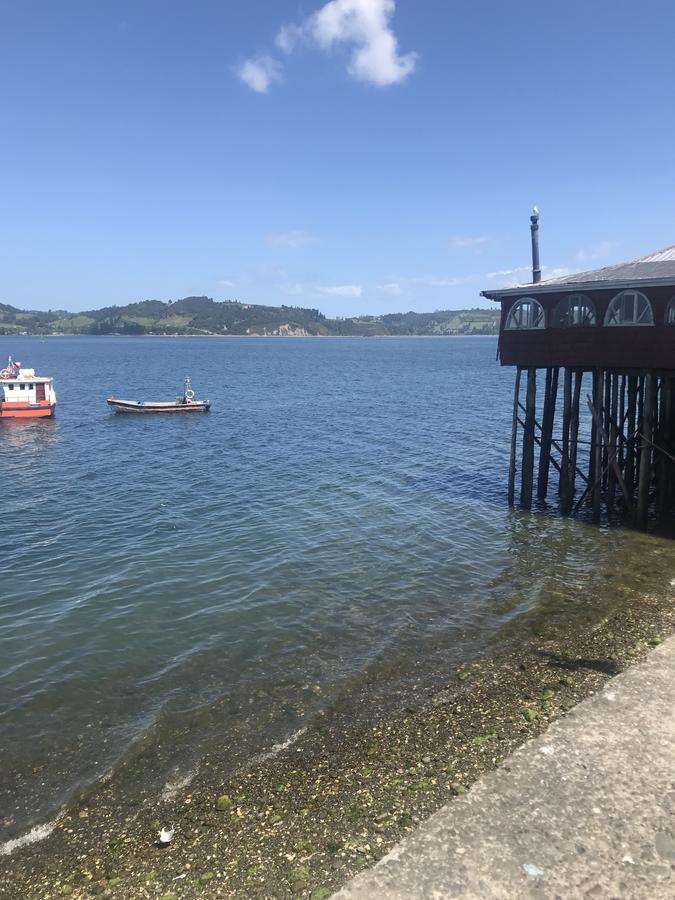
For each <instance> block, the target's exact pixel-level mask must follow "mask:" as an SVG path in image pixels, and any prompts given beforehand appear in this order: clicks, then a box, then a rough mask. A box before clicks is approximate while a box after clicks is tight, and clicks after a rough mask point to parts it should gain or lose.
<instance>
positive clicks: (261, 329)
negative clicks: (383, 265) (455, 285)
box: [0, 297, 499, 336]
mask: <svg viewBox="0 0 675 900" xmlns="http://www.w3.org/2000/svg"><path fill="white" fill-rule="evenodd" d="M498 330H499V310H498V309H471V310H437V311H436V312H433V313H415V312H408V313H392V314H390V315H384V316H358V317H355V318H348V319H327V318H326V317H325V316H324V315H323V313H321V312H319V310H318V309H304V308H302V307H299V306H259V305H255V304H251V303H240V302H239V301H237V300H225V301H223V302H217V301H215V300H212V299H211V298H210V297H185V298H184V299H183V300H175V301H171V300H169V301H168V302H164V301H162V300H143V301H141V302H140V303H129V304H128V305H127V306H107V307H104V308H103V309H94V310H88V311H87V312H81V313H69V312H65V311H64V310H49V311H47V312H38V311H31V310H21V309H16V308H15V307H13V306H8V305H7V304H5V303H0V334H5V335H6V334H171V335H176V334H218V335H280V336H305V335H352V336H360V335H362V336H375V335H447V334H497V332H498Z"/></svg>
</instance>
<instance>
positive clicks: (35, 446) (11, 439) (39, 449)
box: [0, 417, 58, 461]
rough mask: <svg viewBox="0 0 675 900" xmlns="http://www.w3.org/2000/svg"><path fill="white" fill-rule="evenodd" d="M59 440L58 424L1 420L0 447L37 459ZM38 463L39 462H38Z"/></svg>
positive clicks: (27, 420)
mask: <svg viewBox="0 0 675 900" xmlns="http://www.w3.org/2000/svg"><path fill="white" fill-rule="evenodd" d="M57 440H58V424H57V421H56V419H55V418H54V417H52V418H48V419H32V420H31V419H23V420H21V419H0V447H2V449H3V450H7V451H14V452H15V453H18V452H20V453H22V454H23V455H26V456H28V457H29V458H33V459H35V456H34V455H35V454H41V453H45V452H46V451H48V450H49V449H50V447H53V446H54V443H55V442H56V441H57ZM36 461H38V460H36Z"/></svg>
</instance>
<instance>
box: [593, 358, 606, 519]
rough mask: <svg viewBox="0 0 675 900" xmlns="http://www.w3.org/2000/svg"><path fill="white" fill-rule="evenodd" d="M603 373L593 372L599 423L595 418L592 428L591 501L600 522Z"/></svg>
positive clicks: (594, 515)
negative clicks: (599, 424)
mask: <svg viewBox="0 0 675 900" xmlns="http://www.w3.org/2000/svg"><path fill="white" fill-rule="evenodd" d="M603 374H604V373H603V371H602V369H595V370H594V371H593V405H594V406H595V408H596V410H597V411H598V417H599V419H598V422H596V420H595V418H594V419H593V427H592V437H591V444H592V451H593V452H592V454H591V455H592V458H593V478H592V479H591V483H592V485H593V487H592V488H591V499H592V503H593V521H594V522H599V521H600V512H601V507H602V482H603V469H602V461H603V440H602V430H601V428H600V427H598V423H599V422H602V418H603V414H602V405H603V399H604V397H603V381H604V378H603Z"/></svg>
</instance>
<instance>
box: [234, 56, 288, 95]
mask: <svg viewBox="0 0 675 900" xmlns="http://www.w3.org/2000/svg"><path fill="white" fill-rule="evenodd" d="M234 72H235V75H236V76H237V77H238V78H239V79H241V81H243V82H244V84H246V85H248V87H250V88H251V90H252V91H255V92H256V93H258V94H266V93H267V91H268V90H269V87H270V85H271V84H273V83H274V82H275V81H281V77H282V73H283V66H282V65H281V63H280V62H279V61H278V60H276V59H274V58H273V57H271V56H255V57H253V58H251V59H247V60H246V61H245V62H243V63H242V64H241V65H240V66H236V67H235V70H234Z"/></svg>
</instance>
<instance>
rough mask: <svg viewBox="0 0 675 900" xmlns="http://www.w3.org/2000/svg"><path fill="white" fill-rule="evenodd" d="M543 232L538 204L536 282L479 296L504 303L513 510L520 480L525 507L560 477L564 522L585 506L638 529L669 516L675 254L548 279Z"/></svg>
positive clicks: (673, 466)
mask: <svg viewBox="0 0 675 900" xmlns="http://www.w3.org/2000/svg"><path fill="white" fill-rule="evenodd" d="M538 227H539V214H538V211H537V209H536V207H535V210H534V211H533V215H532V216H531V229H532V251H533V278H532V282H531V283H530V284H523V285H518V286H515V287H508V288H504V289H503V290H494V291H493V290H490V291H483V292H482V296H484V297H487V298H489V299H491V300H495V301H497V302H499V303H501V324H500V332H499V350H498V357H499V359H500V361H501V364H502V365H503V366H514V367H515V368H516V379H515V390H514V404H513V430H512V440H511V455H510V464H509V481H508V500H509V503H510V504H511V505H513V504H514V503H515V499H516V486H517V485H516V482H517V481H518V480H519V482H520V484H519V502H520V505H521V506H522V507H523V508H525V509H529V508H531V506H532V500H533V493H534V492H535V491H536V497H537V498H538V500H539V501H545V500H546V498H547V494H548V493H550V486H549V476H550V474H551V470H552V469H555V470H556V472H557V473H558V487H557V495H558V497H559V502H560V507H561V510H562V512H563V513H564V514H570V513H573V512H576V511H578V510H579V509H582V508H583V507H584V506H585V505H587V504H588V505H589V506H590V508H591V509H592V513H593V517H594V519H596V520H599V519H600V518H601V516H602V515H603V512H604V513H606V514H610V515H611V514H612V513H613V512H615V511H617V512H619V511H620V512H622V513H623V514H624V515H625V517H626V518H627V519H628V520H629V521H631V522H633V523H634V524H635V525H637V526H638V527H641V528H645V527H646V526H647V524H648V522H649V521H650V520H651V519H652V518H654V517H658V518H660V519H664V518H670V517H672V516H673V513H674V511H675V247H668V248H666V249H664V250H658V251H656V252H654V253H650V254H649V255H647V256H643V257H640V258H639V259H635V260H633V261H632V262H627V263H622V264H620V265H614V266H607V267H605V268H602V269H596V270H594V271H591V272H581V273H579V274H576V275H566V276H563V277H560V278H551V279H548V280H543V281H542V280H541V272H540V269H539V245H538ZM540 370H543V374H544V375H545V378H544V379H543V383H540V385H539V388H538V386H537V374H538V372H539V371H540ZM523 382H525V384H523ZM521 389H522V392H523V393H524V396H523V397H521ZM538 390H540V391H541V392H542V393H541V396H540V397H539V398H538V397H537V391H538ZM580 428H581V432H582V434H580ZM582 444H583V445H584V446H583V447H582V446H581V445H582ZM535 467H536V472H535ZM518 475H519V478H518ZM535 475H536V481H535Z"/></svg>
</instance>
